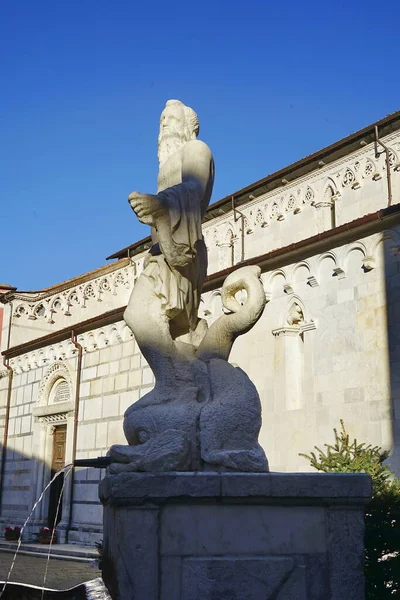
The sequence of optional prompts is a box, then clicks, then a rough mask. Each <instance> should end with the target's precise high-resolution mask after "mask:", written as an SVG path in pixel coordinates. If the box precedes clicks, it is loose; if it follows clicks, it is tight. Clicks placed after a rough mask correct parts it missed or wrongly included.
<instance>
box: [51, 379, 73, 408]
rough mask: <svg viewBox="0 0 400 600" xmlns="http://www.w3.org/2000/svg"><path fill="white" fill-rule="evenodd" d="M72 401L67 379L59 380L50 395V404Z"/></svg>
mask: <svg viewBox="0 0 400 600" xmlns="http://www.w3.org/2000/svg"><path fill="white" fill-rule="evenodd" d="M69 400H70V394H69V385H68V382H67V381H66V380H65V379H58V380H57V381H56V383H55V384H54V385H53V388H52V390H51V394H50V404H53V403H56V402H68V401H69Z"/></svg>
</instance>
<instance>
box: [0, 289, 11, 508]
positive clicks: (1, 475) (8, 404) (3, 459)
mask: <svg viewBox="0 0 400 600" xmlns="http://www.w3.org/2000/svg"><path fill="white" fill-rule="evenodd" d="M9 305H10V317H9V321H8V335H7V350H8V349H9V347H10V340H11V325H12V313H13V303H12V301H10V303H9ZM3 365H4V366H5V368H6V369H7V371H8V388H7V400H6V414H5V415H4V435H3V446H2V449H1V470H0V516H1V513H2V508H3V488H4V473H5V468H6V458H7V444H8V427H9V423H10V407H11V392H12V383H13V378H14V370H13V369H12V368H11V367H10V365H9V361H8V359H6V357H5V356H3Z"/></svg>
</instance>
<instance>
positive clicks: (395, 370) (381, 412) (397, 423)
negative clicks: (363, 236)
mask: <svg viewBox="0 0 400 600" xmlns="http://www.w3.org/2000/svg"><path fill="white" fill-rule="evenodd" d="M383 238H384V239H383V242H382V245H383V255H384V264H385V291H386V306H387V311H386V325H387V347H388V368H389V373H390V378H389V389H388V394H389V396H390V408H389V411H387V407H386V405H385V403H384V402H383V398H381V397H379V396H378V398H377V399H376V400H375V401H373V403H372V402H371V405H372V408H373V414H372V415H371V418H375V419H376V420H378V419H379V420H380V421H382V423H383V426H384V423H385V421H387V420H389V421H390V423H391V427H392V439H393V444H392V451H391V454H390V456H389V459H388V463H389V464H390V468H391V469H392V470H393V471H395V472H396V474H397V476H399V475H400V254H399V253H400V232H399V231H398V230H396V231H393V230H390V231H388V232H384V236H383ZM373 317H374V318H375V319H379V314H377V315H373ZM378 343H379V341H378ZM377 375H378V376H379V374H377ZM378 381H379V379H378ZM370 385H371V387H372V390H374V387H375V385H376V380H375V373H374V372H373V371H372V372H371V381H370Z"/></svg>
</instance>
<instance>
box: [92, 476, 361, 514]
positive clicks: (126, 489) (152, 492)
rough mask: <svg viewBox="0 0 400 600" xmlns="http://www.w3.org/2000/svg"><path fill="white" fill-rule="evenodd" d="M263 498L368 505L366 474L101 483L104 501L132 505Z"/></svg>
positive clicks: (112, 478)
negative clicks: (194, 500)
mask: <svg viewBox="0 0 400 600" xmlns="http://www.w3.org/2000/svg"><path fill="white" fill-rule="evenodd" d="M184 496H187V497H190V498H221V497H235V496H236V497H243V496H246V497H265V500H267V499H268V503H271V504H273V503H277V504H279V503H280V502H281V501H282V499H283V498H286V499H296V500H304V499H307V501H308V502H309V503H313V500H315V501H316V502H317V503H320V502H321V499H322V498H324V499H329V501H330V502H333V503H334V502H335V500H336V501H337V502H338V503H339V504H343V503H344V504H345V505H349V504H351V503H354V504H358V505H362V504H367V503H368V502H369V500H370V497H371V478H370V476H369V475H367V474H366V473H214V472H201V471H195V472H187V473H185V472H182V473H175V472H171V473H120V474H119V475H107V476H106V477H105V478H104V479H103V480H102V481H101V483H100V486H99V498H100V500H101V502H102V503H103V504H104V505H107V506H115V505H125V506H134V505H137V504H143V499H146V498H147V499H150V498H151V502H152V503H153V502H154V503H157V504H159V503H160V504H162V503H163V502H165V501H166V500H172V499H174V498H182V497H184Z"/></svg>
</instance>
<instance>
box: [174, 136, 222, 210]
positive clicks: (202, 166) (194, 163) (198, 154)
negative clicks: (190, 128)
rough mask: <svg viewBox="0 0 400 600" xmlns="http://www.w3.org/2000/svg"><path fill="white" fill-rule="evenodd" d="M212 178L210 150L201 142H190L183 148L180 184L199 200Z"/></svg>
mask: <svg viewBox="0 0 400 600" xmlns="http://www.w3.org/2000/svg"><path fill="white" fill-rule="evenodd" d="M213 177H214V163H213V157H212V154H211V150H210V148H209V147H208V146H207V144H205V143H204V142H202V141H201V140H192V141H191V142H188V143H187V144H186V145H185V146H184V148H183V160H182V183H181V184H180V185H181V186H183V187H185V188H189V189H190V190H191V191H192V192H193V193H195V194H196V195H197V200H198V201H199V200H201V199H202V198H203V196H204V194H205V192H206V189H207V186H208V185H209V182H210V178H213Z"/></svg>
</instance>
